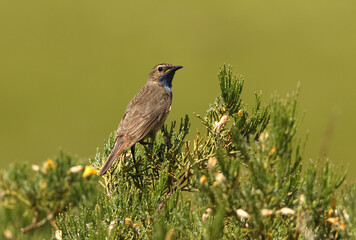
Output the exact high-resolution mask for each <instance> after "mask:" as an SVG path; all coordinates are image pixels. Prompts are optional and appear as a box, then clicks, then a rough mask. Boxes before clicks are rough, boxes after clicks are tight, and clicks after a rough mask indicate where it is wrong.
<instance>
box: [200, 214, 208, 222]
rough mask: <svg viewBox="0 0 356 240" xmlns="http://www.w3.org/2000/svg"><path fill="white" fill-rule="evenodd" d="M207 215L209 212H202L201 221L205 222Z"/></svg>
mask: <svg viewBox="0 0 356 240" xmlns="http://www.w3.org/2000/svg"><path fill="white" fill-rule="evenodd" d="M208 217H209V214H207V213H203V215H202V217H201V220H202V222H203V223H205V222H206V220H207V219H208Z"/></svg>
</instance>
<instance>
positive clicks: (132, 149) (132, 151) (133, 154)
mask: <svg viewBox="0 0 356 240" xmlns="http://www.w3.org/2000/svg"><path fill="white" fill-rule="evenodd" d="M131 155H132V159H133V161H134V164H135V165H136V161H135V144H134V145H132V147H131Z"/></svg>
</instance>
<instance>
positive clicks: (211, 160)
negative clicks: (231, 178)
mask: <svg viewBox="0 0 356 240" xmlns="http://www.w3.org/2000/svg"><path fill="white" fill-rule="evenodd" d="M216 162H217V160H216V158H215V157H210V158H209V159H208V168H209V170H210V171H211V172H212V171H214V169H215V166H216Z"/></svg>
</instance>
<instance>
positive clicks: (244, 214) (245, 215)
mask: <svg viewBox="0 0 356 240" xmlns="http://www.w3.org/2000/svg"><path fill="white" fill-rule="evenodd" d="M236 214H237V216H239V217H241V218H245V219H247V218H250V214H248V212H246V211H245V210H243V209H241V208H239V209H237V210H236Z"/></svg>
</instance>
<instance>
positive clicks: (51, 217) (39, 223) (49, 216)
mask: <svg viewBox="0 0 356 240" xmlns="http://www.w3.org/2000/svg"><path fill="white" fill-rule="evenodd" d="M55 215H56V211H55V212H50V213H49V214H48V215H47V216H46V217H45V218H43V219H42V220H41V221H39V222H35V223H32V224H30V225H28V226H27V227H24V228H21V231H22V232H27V231H30V230H32V229H35V228H39V227H42V226H43V225H44V224H46V223H47V222H48V221H51V220H52V219H53V218H54V216H55Z"/></svg>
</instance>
